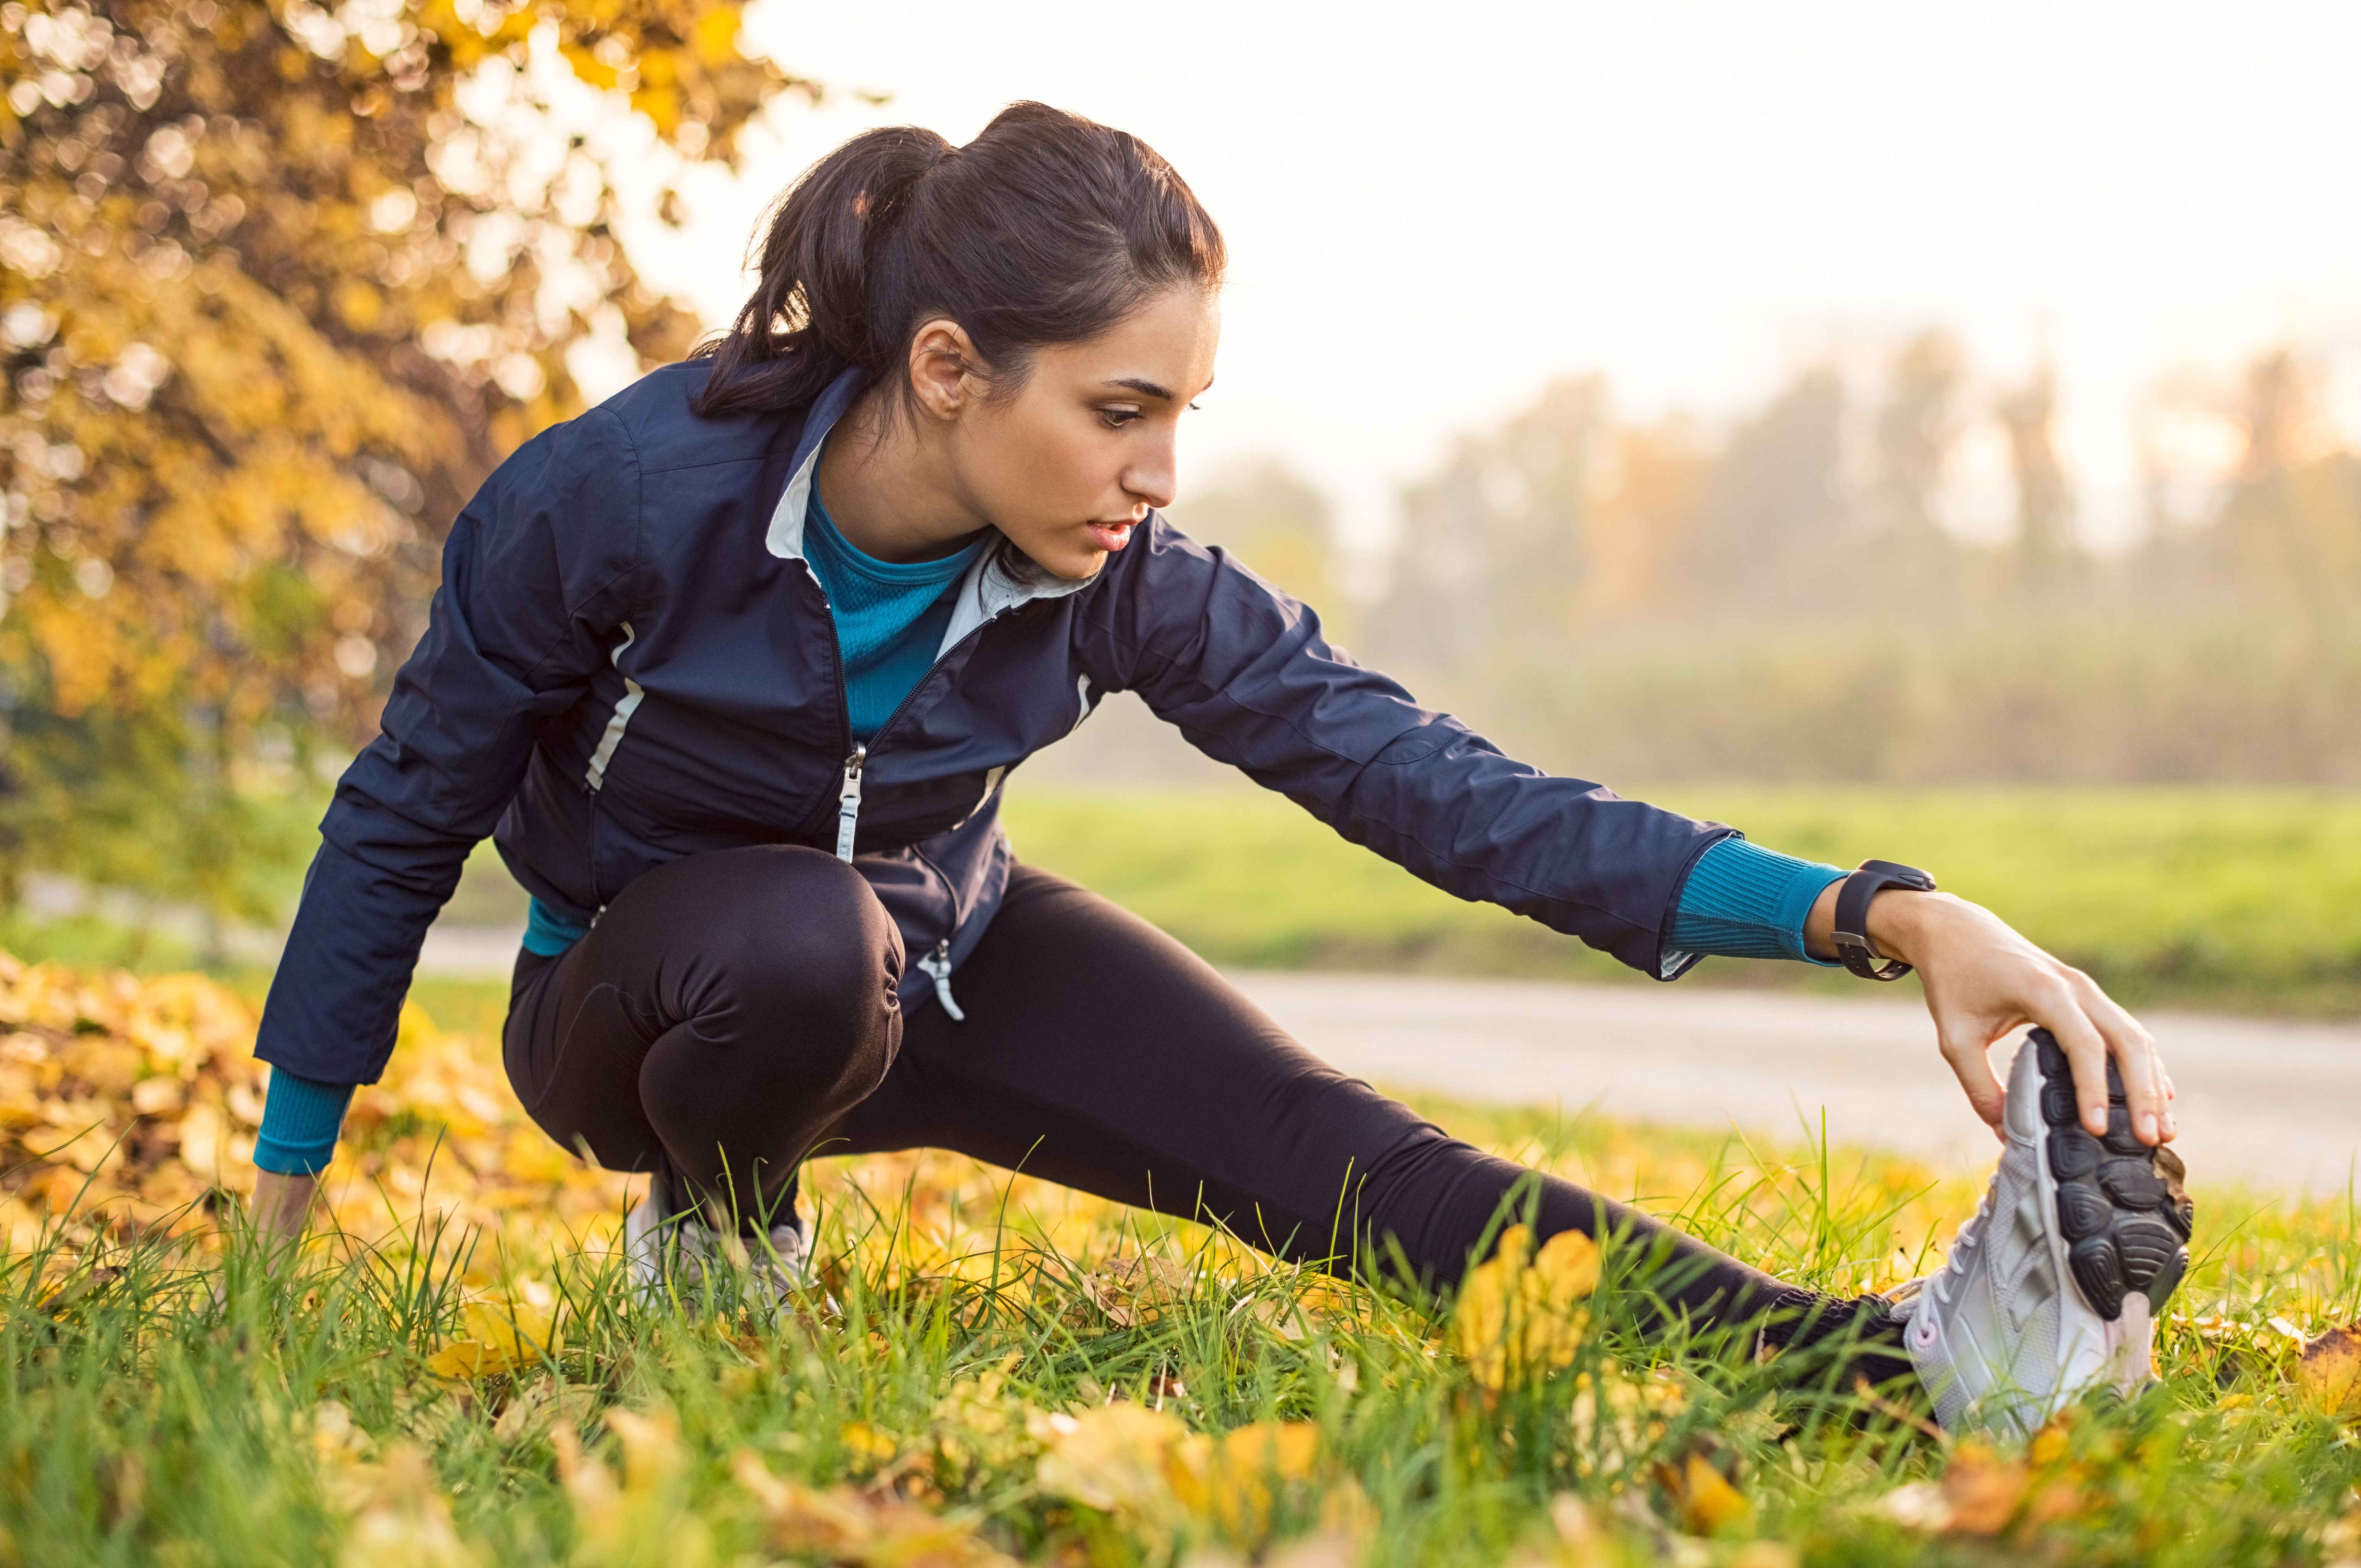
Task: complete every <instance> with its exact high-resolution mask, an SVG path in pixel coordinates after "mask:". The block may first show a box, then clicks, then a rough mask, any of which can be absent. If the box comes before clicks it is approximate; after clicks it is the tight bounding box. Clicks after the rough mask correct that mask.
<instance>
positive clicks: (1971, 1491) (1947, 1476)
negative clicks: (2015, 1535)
mask: <svg viewBox="0 0 2361 1568" xmlns="http://www.w3.org/2000/svg"><path fill="white" fill-rule="evenodd" d="M2031 1485H2032V1475H2031V1473H2030V1472H2029V1471H2028V1470H2027V1469H2026V1466H2025V1464H2023V1463H2021V1462H2019V1463H2013V1464H2003V1463H2001V1460H2000V1457H1999V1455H1997V1454H1995V1453H1993V1451H1992V1449H1991V1448H1990V1447H1988V1446H1986V1445H1985V1444H1983V1443H1981V1442H1963V1443H1960V1445H1959V1446H1958V1447H1957V1448H1955V1449H1953V1450H1952V1451H1951V1463H1950V1465H1949V1468H1948V1469H1946V1470H1945V1471H1944V1472H1943V1501H1944V1502H1945V1503H1946V1504H1947V1505H1948V1506H1949V1509H1950V1520H1949V1527H1948V1528H1949V1529H1950V1530H1953V1531H1954V1532H1956V1533H1958V1534H1960V1535H1998V1534H1999V1533H2000V1532H2001V1531H2002V1530H2004V1529H2006V1528H2007V1526H2008V1521H2009V1520H2010V1519H2014V1518H2015V1517H2016V1510H2017V1508H2018V1506H2019V1505H2020V1504H2022V1503H2023V1502H2024V1501H2025V1494H2026V1489H2027V1488H2028V1487H2029V1486H2031Z"/></svg>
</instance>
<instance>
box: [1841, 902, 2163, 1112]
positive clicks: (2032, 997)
mask: <svg viewBox="0 0 2361 1568" xmlns="http://www.w3.org/2000/svg"><path fill="white" fill-rule="evenodd" d="M1843 885H1844V884H1843V883H1829V884H1828V889H1827V891H1826V892H1824V893H1822V894H1820V897H1819V902H1817V904H1815V905H1813V906H1812V914H1811V918H1810V919H1809V920H1807V921H1806V923H1805V926H1804V940H1805V944H1806V946H1807V947H1808V948H1810V949H1811V951H1812V953H1813V954H1814V955H1815V956H1816V957H1819V958H1833V957H1835V956H1836V948H1835V945H1834V943H1833V942H1832V941H1831V940H1830V938H1831V937H1832V935H1833V933H1834V932H1835V929H1836V908H1837V890H1838V889H1839V888H1840V887H1842V886H1843ZM1867 935H1868V937H1869V939H1870V943H1871V945H1872V946H1873V947H1875V948H1876V949H1877V950H1878V951H1879V952H1881V953H1883V954H1884V955H1885V956H1886V957H1888V958H1894V959H1901V960H1902V961H1903V962H1904V963H1906V964H1908V965H1910V966H1911V967H1912V968H1914V969H1916V970H1917V971H1918V978H1919V981H1921V982H1922V983H1923V984H1924V985H1925V987H1926V991H1927V1012H1929V1013H1931V1014H1934V1016H1935V1037H1936V1040H1937V1041H1938V1045H1939V1047H1940V1048H1941V1050H1942V1053H1943V1059H1944V1060H1945V1061H1948V1062H1949V1063H1950V1064H1951V1070H1952V1071H1953V1072H1955V1073H1957V1074H1958V1075H1959V1079H1960V1088H1962V1089H1964V1090H1966V1091H1968V1103H1970V1104H1971V1105H1973V1106H1974V1107H1975V1110H1976V1114H1977V1115H1979V1116H1981V1117H1982V1118H1983V1119H1984V1120H1985V1121H1986V1122H1987V1123H1989V1124H1991V1125H1992V1128H1993V1132H1994V1133H1995V1134H1996V1135H1997V1134H1998V1133H1999V1131H2000V1124H2001V1112H2002V1110H2003V1108H2004V1106H2005V1104H2006V1102H2007V1091H2006V1090H2005V1089H2004V1087H2003V1086H2002V1084H2001V1081H2000V1080H1999V1079H1998V1078H1996V1077H1994V1076H1993V1069H1992V1062H1991V1060H1990V1058H1988V1057H1987V1056H1986V1055H1985V1053H1986V1052H1987V1051H1988V1050H1990V1049H1991V1048H1992V1044H1993V1041H1995V1040H1997V1039H1999V1038H2000V1037H2001V1036H2004V1035H2006V1034H2007V1033H2008V1032H2009V1031H2010V1030H2012V1029H2015V1028H2018V1027H2021V1026H2023V1025H2028V1024H2036V1025H2040V1026H2041V1027H2043V1028H2046V1029H2048V1031H2049V1032H2050V1034H2051V1035H2053V1036H2056V1037H2057V1040H2058V1044H2059V1048H2061V1049H2062V1050H2064V1051H2065V1053H2066V1059H2067V1061H2068V1062H2069V1063H2070V1064H2071V1065H2072V1067H2073V1069H2074V1098H2075V1100H2076V1101H2077V1102H2078V1103H2079V1104H2080V1106H2081V1112H2082V1125H2083V1126H2084V1127H2085V1128H2087V1129H2089V1131H2090V1132H2091V1133H2092V1135H2094V1136H2101V1135H2104V1134H2105V1133H2106V1130H2107V1058H2109V1057H2113V1058H2114V1060H2115V1066H2116V1068H2117V1069H2118V1070H2120V1071H2121V1072H2122V1074H2123V1080H2124V1101H2125V1107H2126V1109H2128V1110H2129V1111H2130V1113H2131V1121H2132V1132H2133V1134H2134V1135H2136V1137H2138V1139H2139V1140H2140V1142H2142V1143H2144V1144H2161V1143H2166V1142H2169V1140H2170V1139H2171V1138H2172V1136H2173V1135H2174V1134H2175V1133H2176V1132H2178V1131H2179V1129H2178V1127H2177V1126H2176V1125H2175V1124H2174V1122H2173V1119H2172V1111H2171V1109H2170V1102H2171V1100H2172V1094H2173V1090H2172V1079H2171V1078H2170V1076H2169V1075H2168V1074H2167V1073H2166V1072H2165V1070H2164V1062H2163V1060H2162V1059H2161V1058H2159V1057H2158V1055H2157V1050H2156V1041H2155V1040H2154V1039H2153V1038H2152V1037H2151V1036H2149V1034H2148V1032H2147V1030H2146V1029H2143V1028H2141V1027H2140V1025H2139V1021H2138V1020H2137V1019H2136V1018H2134V1017H2133V1016H2132V1015H2131V1014H2128V1013H2126V1012H2125V1011H2124V1010H2123V1009H2122V1008H2121V1007H2118V1006H2116V1005H2115V1003H2114V1002H2113V1001H2111V1000H2109V998H2108V996H2107V993H2106V992H2103V991H2101V990H2100V989H2099V986H2098V982H2097V981H2093V980H2092V978H2091V977H2090V976H2089V975H2087V974H2084V973H2083V972H2082V971H2081V970H2078V969H2074V968H2071V967H2070V966H2069V965H2066V964H2063V963H2060V962H2059V960H2058V959H2054V958H2051V957H2050V956H2049V955H2048V953H2045V952H2043V951H2042V950H2041V949H2040V948H2037V947H2035V946H2034V945H2033V944H2032V943H2031V942H2028V941H2026V939H2025V938H2023V937H2020V936H2018V935H2017V934H2016V932H2015V931H2014V930H2012V929H2010V928H2009V927H2008V925H2007V923H2006V922H2004V921H2003V920H2002V919H2001V918H2000V917H1999V916H1996V915H1994V914H1993V913H1992V911H1990V910H1988V909H1985V908H1982V906H1980V905H1973V904H1970V903H1969V902H1968V901H1967V900H1966V899H1963V898H1954V897H1953V896H1951V895H1950V894H1948V893H1909V892H1895V891H1888V892H1884V893H1881V894H1878V895H1877V896H1876V897H1874V898H1872V900H1870V905H1869V931H1868V933H1867Z"/></svg>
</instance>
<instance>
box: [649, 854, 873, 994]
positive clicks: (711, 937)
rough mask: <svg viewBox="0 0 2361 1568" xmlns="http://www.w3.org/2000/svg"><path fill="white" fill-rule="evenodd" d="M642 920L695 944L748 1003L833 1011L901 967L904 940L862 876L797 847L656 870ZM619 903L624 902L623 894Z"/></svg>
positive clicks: (707, 965) (699, 958)
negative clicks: (622, 900) (818, 1008)
mask: <svg viewBox="0 0 2361 1568" xmlns="http://www.w3.org/2000/svg"><path fill="white" fill-rule="evenodd" d="M640 893H644V894H646V895H647V896H646V897H645V898H644V899H642V900H641V901H640V902H641V907H640V908H639V909H637V910H635V911H634V916H635V924H636V923H638V922H641V921H645V922H650V923H653V930H651V931H649V932H648V933H647V934H648V935H650V936H652V937H653V938H654V939H656V940H658V941H661V942H664V943H665V944H666V945H671V944H675V943H678V944H682V945H684V946H685V947H686V948H688V949H689V950H690V953H691V954H692V955H693V958H694V961H695V962H696V964H697V967H698V968H700V969H702V970H705V971H706V972H707V973H708V974H709V975H714V976H717V977H719V976H726V977H727V978H728V982H729V983H728V987H727V989H728V990H730V992H734V993H736V995H737V996H738V998H739V999H740V1000H741V1001H742V1002H743V1003H747V1004H751V1005H756V1006H761V1007H765V1008H773V1007H781V1006H792V1007H796V1008H797V1009H798V1010H805V1009H809V1008H813V1007H820V1008H826V1009H829V1010H833V1008H835V1007H837V1006H845V1005H850V1006H855V1007H859V1006H865V1005H871V1004H873V1003H874V1002H875V999H876V997H877V995H878V993H879V991H880V988H881V986H882V988H883V989H884V991H885V992H891V991H892V990H893V988H894V986H895V984H896V983H897V982H898V981H899V980H900V978H901V973H902V938H901V933H900V932H899V931H897V930H896V929H895V926H894V920H893V916H890V915H888V914H887V913H886V912H885V906H884V905H883V904H881V903H879V902H878V898H877V894H876V892H875V891H874V890H873V889H872V888H871V887H870V885H869V883H868V881H867V880H866V879H865V878H863V877H862V874H861V873H860V872H857V871H855V870H853V869H852V868H851V866H849V865H847V864H846V863H845V862H843V861H840V860H838V859H837V858H836V857H835V856H833V855H829V854H826V853H824V852H822V851H820V850H811V849H806V848H804V847H802V846H800V845H792V844H764V845H755V846H751V847H749V848H746V849H741V850H713V851H710V852H708V853H706V854H702V855H690V856H686V857H684V858H683V859H681V860H677V861H672V862H670V863H669V864H666V865H663V866H659V867H657V868H656V869H655V870H653V871H652V872H648V873H647V874H646V875H645V876H643V877H642V878H641V879H640V880H639V882H637V883H633V884H632V886H631V888H630V889H628V890H627V893H626V895H627V896H628V895H629V894H640ZM618 903H619V904H620V900H618Z"/></svg>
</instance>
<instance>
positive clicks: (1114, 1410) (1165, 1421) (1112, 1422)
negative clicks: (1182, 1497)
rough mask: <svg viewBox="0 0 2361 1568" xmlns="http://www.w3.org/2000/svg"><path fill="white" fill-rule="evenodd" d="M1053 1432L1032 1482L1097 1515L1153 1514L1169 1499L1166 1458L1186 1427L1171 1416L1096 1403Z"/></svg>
mask: <svg viewBox="0 0 2361 1568" xmlns="http://www.w3.org/2000/svg"><path fill="white" fill-rule="evenodd" d="M1067 1420H1071V1423H1072V1424H1071V1426H1067V1427H1065V1428H1064V1430H1062V1431H1056V1433H1055V1435H1054V1437H1053V1439H1052V1441H1051V1442H1050V1445H1049V1452H1048V1453H1044V1454H1043V1455H1042V1456H1041V1464H1040V1466H1039V1468H1038V1470H1036V1471H1035V1473H1034V1484H1035V1485H1036V1486H1038V1487H1039V1488H1040V1489H1041V1490H1042V1491H1043V1492H1044V1493H1046V1494H1048V1495H1049V1496H1050V1497H1063V1498H1065V1499H1066V1500H1068V1501H1069V1502H1075V1503H1081V1504H1082V1505H1083V1506H1084V1507H1085V1508H1097V1509H1098V1510H1100V1511H1101V1512H1102V1513H1120V1512H1126V1511H1128V1512H1135V1513H1138V1512H1156V1511H1159V1510H1161V1509H1163V1508H1168V1507H1170V1505H1171V1503H1172V1500H1173V1499H1172V1485H1171V1480H1170V1471H1169V1468H1168V1463H1167V1462H1168V1460H1169V1459H1170V1456H1171V1454H1172V1451H1173V1449H1174V1448H1175V1447H1176V1446H1178V1445H1179V1444H1180V1443H1181V1442H1185V1441H1186V1440H1187V1439H1188V1438H1189V1436H1190V1433H1189V1429H1188V1428H1187V1427H1185V1426H1183V1425H1182V1424H1181V1423H1180V1418H1179V1417H1177V1416H1170V1415H1166V1414H1164V1413H1163V1412H1161V1411H1159V1410H1151V1409H1148V1408H1146V1407H1145V1406H1142V1405H1136V1404H1132V1403H1130V1402H1128V1401H1124V1402H1120V1403H1116V1404H1113V1405H1102V1406H1100V1407H1099V1408H1098V1409H1093V1410H1086V1411H1084V1412H1083V1413H1082V1414H1081V1415H1079V1416H1073V1417H1070V1418H1067Z"/></svg>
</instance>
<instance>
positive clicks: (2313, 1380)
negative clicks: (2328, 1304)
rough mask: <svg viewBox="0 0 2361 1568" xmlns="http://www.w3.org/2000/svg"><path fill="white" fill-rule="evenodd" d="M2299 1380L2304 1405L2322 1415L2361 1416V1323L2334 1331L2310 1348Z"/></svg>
mask: <svg viewBox="0 0 2361 1568" xmlns="http://www.w3.org/2000/svg"><path fill="white" fill-rule="evenodd" d="M2295 1380H2296V1385H2297V1387H2301V1389H2302V1390H2303V1397H2304V1402H2305V1403H2306V1404H2308V1405H2310V1406H2311V1407H2312V1409H2316V1410H2318V1411H2320V1412H2321V1413H2322V1414H2323V1415H2329V1416H2339V1417H2349V1416H2352V1415H2355V1414H2361V1323H2356V1324H2349V1325H2347V1326H2346V1327H2344V1328H2341V1329H2331V1330H2329V1331H2328V1332H2326V1333H2324V1334H2322V1335H2321V1336H2320V1337H2319V1338H2318V1339H2315V1340H2313V1341H2312V1342H2311V1343H2308V1344H2306V1345H2305V1346H2304V1347H2303V1354H2302V1356H2301V1358H2300V1359H2299V1360H2298V1361H2297V1362H2296V1364H2295Z"/></svg>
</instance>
